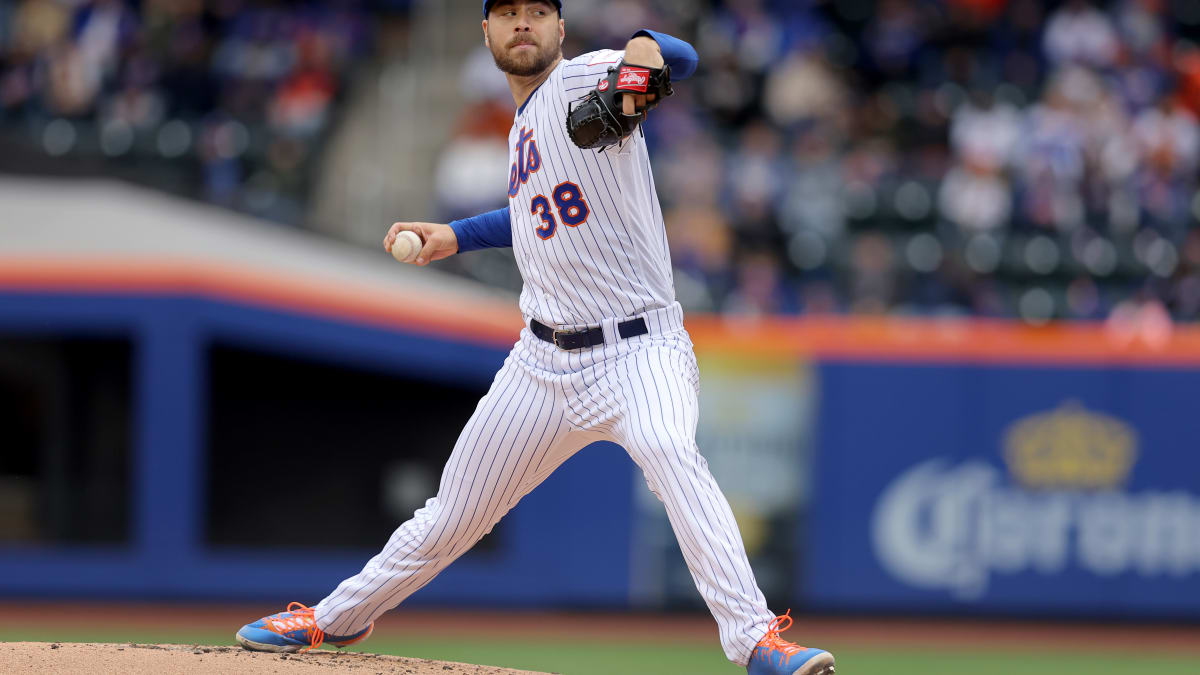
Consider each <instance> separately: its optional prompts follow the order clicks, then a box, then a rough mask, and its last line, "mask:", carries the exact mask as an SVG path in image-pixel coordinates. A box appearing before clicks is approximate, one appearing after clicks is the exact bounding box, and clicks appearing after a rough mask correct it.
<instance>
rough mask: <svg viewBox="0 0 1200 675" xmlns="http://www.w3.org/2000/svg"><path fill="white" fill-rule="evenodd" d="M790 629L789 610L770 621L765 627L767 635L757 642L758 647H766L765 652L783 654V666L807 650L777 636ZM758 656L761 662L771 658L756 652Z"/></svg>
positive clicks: (790, 618) (790, 614) (790, 613)
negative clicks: (793, 656) (795, 655)
mask: <svg viewBox="0 0 1200 675" xmlns="http://www.w3.org/2000/svg"><path fill="white" fill-rule="evenodd" d="M791 627H792V610H791V609H789V610H788V611H786V612H784V613H783V614H781V615H779V616H777V617H775V618H774V619H772V620H771V623H770V624H768V625H767V634H766V635H764V636H763V639H761V640H759V641H758V644H759V646H760V647H766V650H767V651H776V652H781V653H782V654H783V664H782V665H785V666H786V665H787V662H788V661H790V660H791V658H792V655H794V654H799V653H800V652H802V651H804V650H806V649H808V647H801V646H800V645H798V644H796V643H794V642H788V641H787V640H784V639H783V638H782V637H780V636H779V634H780V633H782V632H783V631H785V630H787V629H789V628H791ZM758 656H759V658H761V659H763V660H768V659H770V658H771V657H770V656H769V655H768V654H767V653H766V652H765V651H764V652H758Z"/></svg>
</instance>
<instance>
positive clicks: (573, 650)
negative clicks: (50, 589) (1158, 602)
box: [0, 627, 1200, 675]
mask: <svg viewBox="0 0 1200 675" xmlns="http://www.w3.org/2000/svg"><path fill="white" fill-rule="evenodd" d="M0 640H2V641H7V642H18V641H34V642H138V643H176V644H233V631H220V632H216V631H212V630H210V629H206V630H198V631H195V632H186V633H185V632H181V631H180V630H179V629H176V628H171V629H154V628H144V629H139V630H137V631H136V632H131V631H129V630H127V629H126V630H118V629H104V628H97V629H89V630H86V631H83V630H78V629H68V630H61V629H59V630H53V629H49V628H45V627H34V628H29V629H14V628H6V629H3V630H0ZM822 646H823V647H828V648H829V649H830V650H831V651H833V652H834V654H835V655H836V656H837V660H838V673H839V675H967V674H970V675H1013V673H1020V674H1021V675H1143V674H1145V673H1153V674H1154V675H1196V674H1197V673H1200V658H1198V657H1192V656H1187V655H1182V654H1179V655H1176V654H1168V653H1160V654H1143V653H1139V652H1138V650H1137V648H1136V645H1131V646H1130V649H1129V653H1128V654H1122V653H1121V652H1118V651H1111V650H1108V649H1106V650H1104V651H1098V652H1088V651H1085V650H1067V649H1062V650H1059V649H1040V648H1039V649H1035V650H1028V651H1020V652H1016V651H1012V650H999V649H950V650H947V649H939V650H933V649H928V648H920V649H918V648H905V649H894V648H879V647H872V648H863V647H854V646H848V645H846V646H844V645H822ZM363 647H364V649H362V650H354V649H353V648H351V650H349V651H370V652H376V653H380V654H397V655H400V656H412V657H418V658H426V659H444V660H447V661H459V662H463V663H479V664H487V665H493V666H506V667H509V668H521V669H526V670H539V671H545V672H557V673H563V675H673V674H676V673H678V674H687V675H738V674H739V673H744V672H745V671H744V670H742V669H740V668H738V667H736V666H734V665H732V664H730V663H728V662H727V661H725V659H724V656H723V655H722V653H721V650H720V648H719V647H717V646H716V645H711V646H710V645H700V644H696V643H688V642H665V643H661V644H649V643H646V642H636V643H631V642H616V641H611V640H603V639H599V638H597V639H586V638H584V639H580V640H576V641H572V640H562V639H553V640H543V641H536V640H512V639H504V640H499V639H488V638H479V637H476V636H473V635H463V636H462V637H457V638H452V637H437V638H426V637H420V638H418V637H413V638H406V639H396V638H392V637H385V636H379V637H378V638H374V639H372V640H371V641H370V642H369V643H366V644H364V645H363Z"/></svg>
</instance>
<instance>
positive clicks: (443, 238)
mask: <svg viewBox="0 0 1200 675" xmlns="http://www.w3.org/2000/svg"><path fill="white" fill-rule="evenodd" d="M405 230H409V231H411V232H416V233H417V236H419V237H421V241H423V242H425V245H424V246H422V247H421V252H420V253H418V254H417V259H416V262H415V264H417V265H428V264H429V263H431V262H433V261H434V260H441V259H442V258H449V257H450V256H452V255H454V254H455V253H458V236H457V235H455V234H454V228H452V227H450V226H449V225H443V224H442V223H392V226H391V227H390V228H388V232H387V235H386V236H384V238H383V248H384V250H386V251H387V252H388V253H391V252H392V242H394V241H396V235H397V234H400V233H401V232H403V231H405Z"/></svg>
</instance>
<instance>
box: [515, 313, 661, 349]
mask: <svg viewBox="0 0 1200 675" xmlns="http://www.w3.org/2000/svg"><path fill="white" fill-rule="evenodd" d="M529 330H531V331H533V334H534V335H536V336H537V337H538V339H541V340H545V341H546V342H550V343H552V344H553V345H554V346H555V347H558V348H559V349H565V350H568V351H570V350H572V349H584V348H585V347H595V346H596V345H599V344H604V330H603V329H602V328H600V326H594V327H592V328H580V329H578V330H555V329H553V328H551V327H549V326H547V325H546V324H544V323H542V322H541V321H538V320H537V319H530V321H529ZM649 332H650V329H649V328H647V327H646V320H645V319H643V318H641V317H638V318H636V319H630V320H629V321H622V322H621V323H619V324H617V334H618V335H620V336H621V339H623V340H627V339H629V338H631V337H637V336H638V335H645V334H646V333H649Z"/></svg>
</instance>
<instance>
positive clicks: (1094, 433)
mask: <svg viewBox="0 0 1200 675" xmlns="http://www.w3.org/2000/svg"><path fill="white" fill-rule="evenodd" d="M1136 454H1137V434H1136V432H1134V430H1133V428H1132V427H1130V426H1129V425H1128V424H1126V423H1125V422H1122V421H1121V420H1119V419H1117V418H1115V417H1110V416H1108V415H1103V414H1100V413H1096V412H1091V411H1088V410H1085V409H1084V408H1083V406H1081V405H1080V404H1079V403H1078V402H1076V401H1067V402H1065V403H1063V404H1062V405H1061V406H1060V407H1059V408H1058V409H1057V410H1054V411H1051V412H1047V413H1040V414H1037V415H1030V416H1029V417H1026V418H1024V419H1021V420H1018V421H1016V422H1014V423H1013V425H1012V426H1010V427H1009V429H1008V433H1007V434H1005V441H1004V459H1005V461H1006V462H1007V463H1008V468H1009V471H1011V472H1012V475H1013V477H1014V478H1015V479H1016V480H1017V482H1018V483H1020V484H1021V485H1024V486H1025V487H1029V488H1042V489H1044V488H1064V487H1065V488H1090V489H1099V488H1110V487H1116V486H1118V485H1120V484H1122V483H1124V482H1125V480H1126V479H1127V478H1128V477H1129V471H1130V469H1132V468H1133V461H1134V458H1135V456H1136Z"/></svg>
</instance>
